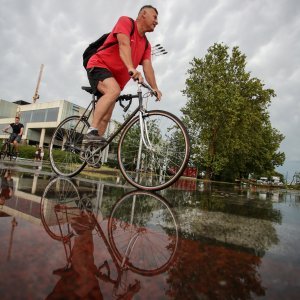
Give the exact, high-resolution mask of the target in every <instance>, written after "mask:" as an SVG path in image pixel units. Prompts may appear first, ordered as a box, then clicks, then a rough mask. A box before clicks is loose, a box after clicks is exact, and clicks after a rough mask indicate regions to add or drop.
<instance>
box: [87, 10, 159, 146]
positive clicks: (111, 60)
mask: <svg viewBox="0 0 300 300" xmlns="http://www.w3.org/2000/svg"><path fill="white" fill-rule="evenodd" d="M157 16H158V12H157V9H156V8H154V7H153V6H151V5H145V6H143V7H142V8H141V9H140V11H139V13H138V16H137V19H136V20H135V21H134V23H133V24H132V22H131V21H130V18H128V17H124V16H123V17H121V18H120V19H119V20H118V22H117V23H116V25H115V27H114V28H113V30H112V32H111V33H110V35H109V36H108V37H107V39H106V41H105V42H104V44H103V46H102V48H103V50H101V47H100V49H98V52H97V53H96V54H94V55H93V56H92V57H91V58H90V59H89V61H88V64H87V75H88V79H89V82H90V84H91V87H92V89H93V92H94V93H97V92H98V93H99V92H100V96H101V98H100V101H98V102H97V105H96V107H95V111H94V116H93V121H92V124H91V127H90V128H89V129H88V131H87V134H86V135H85V138H84V142H100V143H101V142H105V138H104V137H103V135H104V133H105V130H106V128H107V125H108V122H109V120H110V118H111V116H112V112H113V109H114V106H115V103H116V99H117V98H118V96H119V95H120V92H121V90H122V89H123V88H124V86H125V85H126V83H127V82H128V81H129V79H130V77H131V78H133V79H135V80H138V81H139V82H142V81H143V77H142V74H141V73H140V72H139V71H137V70H136V68H137V66H138V65H139V64H141V65H142V67H143V72H144V75H145V78H146V80H147V82H148V83H149V85H150V86H151V87H152V89H153V90H154V91H155V92H156V94H157V99H158V100H160V99H161V96H162V94H161V92H160V90H159V89H158V87H157V83H156V79H155V74H154V70H153V67H152V63H151V46H150V43H148V41H147V38H146V36H145V33H147V32H153V31H154V29H155V27H156V26H157V24H158V20H157ZM132 26H134V30H133V34H130V33H131V30H132V28H133V27H132ZM111 43H113V44H114V46H112V47H107V45H109V44H111ZM129 74H130V75H129Z"/></svg>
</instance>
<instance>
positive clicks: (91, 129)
mask: <svg viewBox="0 0 300 300" xmlns="http://www.w3.org/2000/svg"><path fill="white" fill-rule="evenodd" d="M93 130H97V132H98V128H95V127H90V128H89V129H88V130H87V133H90V132H91V131H93Z"/></svg>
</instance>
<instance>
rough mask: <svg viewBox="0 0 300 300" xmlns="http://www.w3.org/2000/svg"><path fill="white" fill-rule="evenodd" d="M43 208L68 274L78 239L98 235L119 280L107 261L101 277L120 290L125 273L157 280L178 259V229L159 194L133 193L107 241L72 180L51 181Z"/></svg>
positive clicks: (115, 216)
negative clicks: (87, 232)
mask: <svg viewBox="0 0 300 300" xmlns="http://www.w3.org/2000/svg"><path fill="white" fill-rule="evenodd" d="M40 208H41V220H42V223H43V225H44V228H45V230H46V232H47V233H48V234H49V235H50V236H51V237H52V238H53V239H56V240H59V241H62V242H63V245H64V248H65V253H66V258H67V265H66V267H65V270H67V269H69V268H70V266H71V265H72V256H71V255H69V254H68V253H71V248H72V245H71V241H72V238H73V237H75V238H76V236H77V235H78V234H80V232H82V231H85V230H93V231H95V232H96V233H97V234H98V235H99V236H100V237H101V238H102V239H103V241H104V243H105V245H106V248H107V250H108V252H109V254H110V256H111V258H112V262H113V264H114V265H115V267H116V269H117V276H116V278H112V275H111V272H110V269H111V266H110V264H109V262H108V261H105V262H104V263H103V264H102V265H101V266H99V267H98V270H97V272H96V276H97V277H98V278H99V279H101V280H105V281H106V282H111V283H113V284H114V287H115V289H119V288H120V285H124V282H123V281H122V280H123V279H124V277H125V275H124V273H125V272H126V271H128V270H129V271H133V272H134V273H138V274H141V275H144V276H153V275H157V274H160V273H162V272H164V271H166V270H167V269H168V268H169V267H170V265H171V263H172V262H173V260H174V258H175V253H176V250H177V246H178V225H177V222H176V219H175V216H174V214H173V212H172V210H171V208H170V206H169V205H168V203H167V202H166V201H165V200H164V199H163V198H162V197H161V196H159V195H156V194H153V193H150V192H147V191H133V192H130V193H128V194H126V195H125V196H123V197H122V198H121V199H120V200H118V201H117V202H116V204H115V205H114V207H113V208H112V211H111V214H110V217H109V220H108V238H107V237H106V235H105V233H104V231H103V229H102V227H101V225H100V224H99V223H100V222H99V221H98V220H97V216H96V215H95V213H94V212H93V211H92V210H93V205H92V203H91V200H90V198H89V197H86V196H85V197H84V198H82V197H81V196H80V194H79V191H78V190H77V188H76V186H75V184H74V183H73V182H72V181H71V180H70V179H67V178H55V179H54V180H52V181H51V182H50V183H49V184H48V186H47V187H46V189H45V192H44V195H43V196H42V199H41V205H40ZM79 219H80V220H81V222H79V221H78V220H79ZM82 220H84V221H82ZM131 286H132V285H131Z"/></svg>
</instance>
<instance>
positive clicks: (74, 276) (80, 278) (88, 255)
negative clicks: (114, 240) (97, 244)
mask: <svg viewBox="0 0 300 300" xmlns="http://www.w3.org/2000/svg"><path fill="white" fill-rule="evenodd" d="M73 213H74V211H73ZM74 215H76V216H75V217H73V218H71V219H70V224H71V227H72V229H73V230H74V232H75V234H76V235H75V237H74V244H73V247H72V250H71V267H69V268H68V269H65V268H63V269H59V270H55V271H54V272H53V273H54V274H56V275H60V276H61V279H60V280H59V281H58V283H57V284H56V286H55V288H54V290H53V291H52V293H51V294H50V295H49V296H48V297H47V298H46V299H47V300H49V299H97V300H98V299H103V295H102V293H101V290H100V286H99V281H98V279H100V280H103V281H104V282H112V283H116V284H118V282H116V281H115V280H112V279H111V278H110V277H109V276H108V275H107V274H104V273H102V271H101V269H102V267H103V266H106V265H107V261H106V262H105V263H104V264H103V265H102V267H99V268H97V267H96V265H95V262H94V253H93V252H94V242H93V234H92V231H93V229H94V226H95V223H94V220H93V219H92V218H91V216H89V215H88V214H86V213H84V212H83V211H80V212H79V213H78V214H76V213H74ZM140 288H141V285H140V282H139V281H138V280H135V283H134V284H130V285H129V286H128V287H127V288H126V291H125V292H123V293H122V294H118V295H115V296H116V297H115V299H126V300H130V299H133V297H134V295H135V294H137V293H138V292H139V290H140Z"/></svg>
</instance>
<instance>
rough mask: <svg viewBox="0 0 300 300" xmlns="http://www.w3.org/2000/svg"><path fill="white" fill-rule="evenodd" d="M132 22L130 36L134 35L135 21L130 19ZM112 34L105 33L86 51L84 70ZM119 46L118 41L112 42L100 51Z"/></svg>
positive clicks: (83, 56)
mask: <svg viewBox="0 0 300 300" xmlns="http://www.w3.org/2000/svg"><path fill="white" fill-rule="evenodd" d="M129 19H130V20H131V22H132V29H131V32H130V36H132V35H133V33H134V20H133V19H131V18H129ZM109 34H110V32H109V33H105V34H103V35H102V36H101V37H100V38H99V39H98V40H96V41H95V42H93V43H91V44H90V45H89V46H88V47H87V48H86V49H85V51H84V52H83V54H82V58H83V66H84V68H85V69H86V66H87V64H88V61H89V59H90V58H91V56H92V55H94V54H95V53H97V52H98V49H99V48H100V47H101V46H102V45H103V44H104V42H105V40H106V39H107V37H108V36H109ZM116 44H118V42H117V41H115V42H112V43H110V44H107V45H106V46H105V47H103V48H102V49H100V50H104V49H106V48H109V47H111V46H113V45H116ZM147 46H148V40H147V43H146V48H147ZM146 48H145V49H146Z"/></svg>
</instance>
